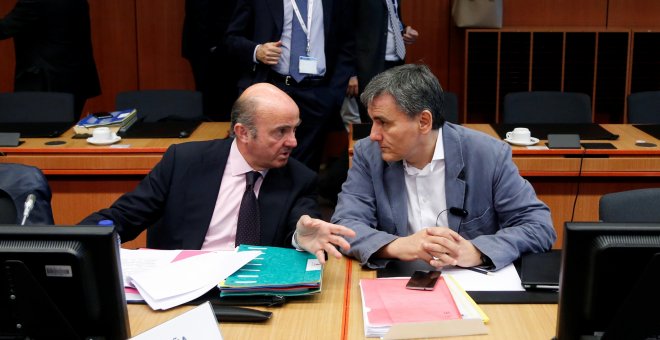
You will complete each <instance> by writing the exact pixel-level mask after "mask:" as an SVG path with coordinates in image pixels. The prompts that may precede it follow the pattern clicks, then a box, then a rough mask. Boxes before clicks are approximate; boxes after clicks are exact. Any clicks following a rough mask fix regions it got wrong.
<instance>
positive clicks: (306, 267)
mask: <svg viewBox="0 0 660 340" xmlns="http://www.w3.org/2000/svg"><path fill="white" fill-rule="evenodd" d="M246 250H259V251H261V252H262V253H263V254H261V255H259V256H258V257H256V258H255V259H254V260H252V261H250V262H248V263H247V264H246V265H245V266H243V267H242V268H241V269H239V270H238V271H236V272H235V273H234V274H232V275H231V276H229V277H228V278H227V279H226V280H225V281H224V282H221V283H220V284H219V285H218V288H220V296H223V297H224V296H239V295H283V296H297V295H307V294H315V293H319V292H320V291H321V277H322V274H323V267H322V266H321V264H320V263H319V261H318V260H317V259H316V256H314V255H312V254H310V253H308V252H305V251H298V250H295V249H290V248H279V247H265V246H250V245H240V246H239V247H238V251H246Z"/></svg>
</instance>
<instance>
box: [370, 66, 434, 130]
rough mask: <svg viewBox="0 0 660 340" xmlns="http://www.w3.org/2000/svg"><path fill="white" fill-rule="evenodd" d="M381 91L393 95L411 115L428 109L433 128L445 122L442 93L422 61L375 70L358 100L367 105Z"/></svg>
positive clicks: (381, 93)
mask: <svg viewBox="0 0 660 340" xmlns="http://www.w3.org/2000/svg"><path fill="white" fill-rule="evenodd" d="M383 94H390V95H391V96H392V97H394V101H395V102H396V104H397V106H398V107H399V108H400V109H401V110H402V111H403V112H405V113H406V115H407V116H408V117H410V118H411V119H412V118H415V117H417V116H418V115H419V114H421V113H422V111H424V110H429V111H430V112H431V114H432V116H433V125H432V129H434V130H437V129H439V128H440V127H441V126H442V124H443V123H444V122H445V118H444V102H445V100H444V93H443V91H442V87H441V86H440V82H439V81H438V78H436V77H435V76H434V75H433V73H432V72H431V70H430V69H429V68H428V66H426V65H416V64H406V65H401V66H397V67H393V68H391V69H389V70H387V71H384V72H382V73H380V74H378V75H377V76H375V77H374V78H373V79H372V80H371V82H369V84H368V85H367V87H366V88H365V89H364V92H363V93H362V95H361V96H360V100H361V101H362V104H364V106H365V107H369V104H371V102H372V101H373V100H374V98H376V97H378V96H380V95H383Z"/></svg>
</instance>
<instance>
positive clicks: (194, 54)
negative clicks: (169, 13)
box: [181, 0, 238, 121]
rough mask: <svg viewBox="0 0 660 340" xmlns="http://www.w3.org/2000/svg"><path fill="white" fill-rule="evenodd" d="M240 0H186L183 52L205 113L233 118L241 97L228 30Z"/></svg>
mask: <svg viewBox="0 0 660 340" xmlns="http://www.w3.org/2000/svg"><path fill="white" fill-rule="evenodd" d="M235 6H236V0H186V6H185V11H186V16H185V19H184V21H183V34H182V39H181V55H182V56H183V57H184V58H186V59H188V62H189V63H190V67H191V68H192V72H193V77H194V78H195V89H196V90H197V91H199V92H201V93H202V98H203V105H204V114H205V115H206V116H207V117H209V118H211V119H212V120H214V121H229V120H230V118H231V106H232V105H233V103H234V101H235V100H236V98H237V97H238V93H237V90H236V82H237V81H238V73H237V72H236V68H235V67H232V66H231V62H230V60H229V58H228V52H227V48H226V46H225V44H224V34H225V31H226V30H227V25H228V24H229V20H230V19H231V15H232V12H233V11H234V7H235Z"/></svg>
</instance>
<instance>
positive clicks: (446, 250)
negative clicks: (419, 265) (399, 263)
mask: <svg viewBox="0 0 660 340" xmlns="http://www.w3.org/2000/svg"><path fill="white" fill-rule="evenodd" d="M426 230H428V234H429V235H431V240H433V242H428V243H425V244H424V245H423V247H424V251H426V252H428V253H429V254H430V255H431V256H432V259H431V261H429V264H430V265H432V266H434V267H436V268H440V267H444V266H449V265H452V266H461V267H473V266H478V265H480V264H481V252H480V251H479V250H478V249H477V248H476V247H475V246H474V245H473V244H472V242H470V241H468V240H466V239H464V238H463V237H462V236H461V235H459V234H458V233H457V232H455V231H453V230H451V229H449V228H445V227H435V228H428V229H426Z"/></svg>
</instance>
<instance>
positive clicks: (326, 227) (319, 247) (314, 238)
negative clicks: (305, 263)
mask: <svg viewBox="0 0 660 340" xmlns="http://www.w3.org/2000/svg"><path fill="white" fill-rule="evenodd" d="M344 236H345V237H355V232H354V231H353V230H352V229H348V228H346V227H344V226H341V225H337V224H332V223H328V222H326V221H323V220H319V219H316V218H311V217H309V216H307V215H303V216H301V217H300V219H299V220H298V224H296V242H297V243H298V245H299V246H300V247H301V248H303V249H305V250H306V251H308V252H310V253H312V254H314V255H316V258H317V259H318V260H319V262H321V264H324V263H325V254H324V253H323V251H326V252H328V254H330V255H332V256H334V257H336V258H338V259H339V258H341V253H340V252H339V250H337V248H335V246H338V247H340V248H341V249H343V250H344V251H348V250H349V249H350V248H351V246H350V244H348V242H347V241H346V240H345V239H344Z"/></svg>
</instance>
